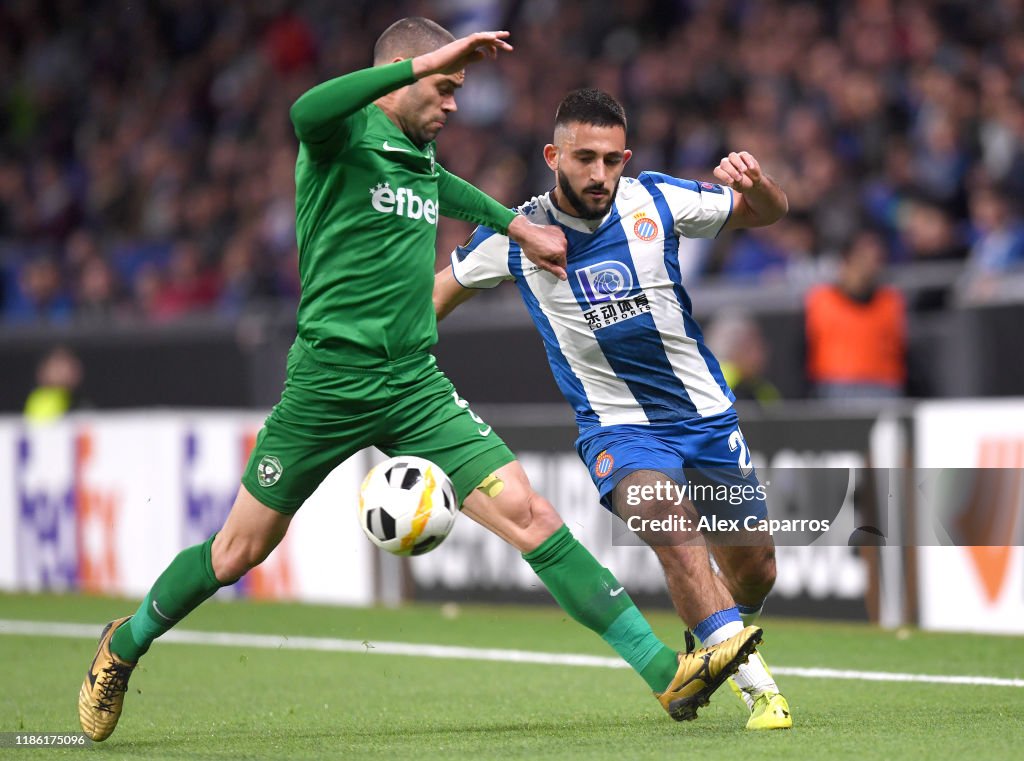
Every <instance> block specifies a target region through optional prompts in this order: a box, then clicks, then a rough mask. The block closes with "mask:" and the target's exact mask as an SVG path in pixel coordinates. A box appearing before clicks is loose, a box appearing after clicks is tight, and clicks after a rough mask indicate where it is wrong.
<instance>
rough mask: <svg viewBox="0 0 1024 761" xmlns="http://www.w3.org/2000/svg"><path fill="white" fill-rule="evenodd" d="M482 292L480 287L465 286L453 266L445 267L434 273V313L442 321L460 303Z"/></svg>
mask: <svg viewBox="0 0 1024 761" xmlns="http://www.w3.org/2000/svg"><path fill="white" fill-rule="evenodd" d="M479 292H480V289H479V288H465V287H463V285H462V284H461V283H460V282H459V281H458V280H456V279H455V275H454V274H453V273H452V268H451V267H450V266H449V267H444V268H443V269H442V270H441V271H440V272H435V273H434V314H435V315H437V320H438V322H440V321H441V320H443V319H444V318H445V317H447V316H448V315H449V314H451V313H452V310H454V309H455V307H457V306H458V305H459V304H465V303H466V302H467V301H469V300H470V299H471V298H473V297H474V296H476V295H477V294H478V293H479Z"/></svg>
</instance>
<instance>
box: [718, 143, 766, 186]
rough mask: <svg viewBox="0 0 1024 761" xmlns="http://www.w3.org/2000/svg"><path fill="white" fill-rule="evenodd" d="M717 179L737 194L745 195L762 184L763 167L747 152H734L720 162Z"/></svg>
mask: <svg viewBox="0 0 1024 761" xmlns="http://www.w3.org/2000/svg"><path fill="white" fill-rule="evenodd" d="M715 177H716V178H717V179H718V181H719V182H720V183H722V184H723V185H728V186H729V187H730V188H732V189H733V190H735V191H736V192H737V193H743V192H745V191H747V190H750V189H751V188H755V187H757V186H758V185H760V184H761V177H762V175H761V165H760V164H758V163H757V159H755V158H754V157H753V156H751V155H750V154H749V153H747V152H746V151H740V152H739V153H736V152H735V151H733V152H732V153H730V154H729V155H728V156H726V157H725V158H724V159H722V160H721V161H719V162H718V166H716V167H715Z"/></svg>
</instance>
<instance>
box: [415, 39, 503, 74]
mask: <svg viewBox="0 0 1024 761" xmlns="http://www.w3.org/2000/svg"><path fill="white" fill-rule="evenodd" d="M507 37H508V32H477V33H475V34H470V35H468V36H466V37H462V38H460V39H458V40H455V41H454V42H449V43H448V44H447V45H445V46H444V47H440V48H438V49H437V50H434V51H432V52H430V53H424V54H423V55H419V56H416V57H415V58H413V59H412V73H413V76H415V77H416V78H417V79H420V78H422V77H428V76H430V75H431V74H457V73H458V72H460V71H462V70H463V69H465V68H466V67H467V66H468V65H469V64H471V63H476V62H477V61H482V60H484V59H485V58H497V57H498V52H499V51H502V50H505V51H511V50H512V46H511V45H509V44H508V43H507V42H505V39H506V38H507Z"/></svg>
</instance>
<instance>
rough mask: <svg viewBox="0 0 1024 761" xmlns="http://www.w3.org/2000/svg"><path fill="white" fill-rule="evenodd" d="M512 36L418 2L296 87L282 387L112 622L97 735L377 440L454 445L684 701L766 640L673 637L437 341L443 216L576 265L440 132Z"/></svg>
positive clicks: (464, 483) (559, 569)
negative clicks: (459, 28)
mask: <svg viewBox="0 0 1024 761" xmlns="http://www.w3.org/2000/svg"><path fill="white" fill-rule="evenodd" d="M507 36H508V35H507V32H483V33H477V34H473V35H469V36H468V37H464V38H462V39H459V40H455V39H454V38H453V37H452V35H451V34H449V33H448V32H447V31H445V30H444V29H443V28H442V27H440V26H438V25H437V24H434V23H433V22H431V21H428V20H427V19H422V18H409V19H402V20H401V21H399V22H396V23H395V24H393V25H392V26H391V27H389V28H388V29H387V30H386V31H385V32H384V34H382V35H381V37H380V39H379V40H378V41H377V44H376V47H375V48H374V66H373V67H372V68H369V69H365V70H361V71H356V72H353V73H351V74H348V75H345V76H342V77H338V78H336V79H333V80H330V81H328V82H325V83H323V84H321V85H318V86H317V87H314V88H312V89H311V90H309V91H308V92H307V93H305V94H304V95H302V96H301V97H300V98H299V99H298V100H297V101H296V102H295V104H294V105H293V106H292V109H291V118H292V123H293V126H294V128H295V133H296V136H297V137H298V139H299V154H298V159H297V162H296V168H295V180H296V236H297V238H298V247H299V270H300V276H301V283H302V293H301V297H300V302H299V309H298V335H297V338H296V340H295V343H294V345H293V346H292V348H291V350H290V352H289V356H288V366H287V367H288V373H287V379H286V382H285V388H284V392H283V394H282V397H281V401H280V402H279V403H278V404H277V405H276V406H275V407H274V409H273V410H272V411H271V413H270V415H269V417H268V418H267V420H266V422H265V424H264V427H263V429H262V430H261V432H260V434H259V436H258V437H257V441H256V446H255V448H254V450H253V452H252V454H251V457H250V459H249V462H248V464H247V466H246V468H245V471H244V474H243V476H242V483H241V486H240V488H239V491H238V496H237V497H236V499H235V502H234V504H233V506H232V508H231V511H230V513H229V515H228V517H227V519H226V521H225V523H224V526H223V527H222V528H221V530H220V531H219V532H217V533H216V534H215V535H214V536H212V537H210V538H209V539H208V540H207V541H206V542H204V543H202V544H199V545H196V546H194V547H190V548H187V549H185V550H183V551H182V552H181V553H179V554H178V555H177V556H176V557H175V558H174V560H173V561H172V562H171V564H170V565H169V566H168V567H167V569H166V570H165V571H164V572H163V573H162V574H161V575H160V576H159V577H158V578H157V580H156V582H155V583H154V585H153V587H152V588H151V589H150V591H149V593H148V594H147V596H146V598H145V599H144V600H143V601H142V604H141V605H140V606H139V608H138V610H137V611H136V612H135V614H134V615H132V616H127V617H125V618H121V619H117V620H115V621H112V622H110V623H109V624H107V626H106V627H105V628H104V630H103V633H102V635H101V638H100V643H99V648H98V650H97V653H96V656H95V658H94V659H93V662H92V664H91V666H90V667H89V670H88V672H87V673H86V678H85V680H84V682H83V683H82V688H81V690H80V693H79V718H80V721H81V724H82V728H83V730H84V731H85V732H86V734H87V735H89V737H91V738H92V739H93V740H104V739H106V738H107V737H108V736H109V735H110V734H111V733H112V732H113V730H114V728H115V727H116V725H117V722H118V719H119V718H120V715H121V709H122V706H123V700H124V694H125V691H126V690H127V684H128V679H129V677H130V676H131V673H132V670H133V669H134V667H135V665H136V664H137V663H138V660H139V658H140V657H141V656H142V655H143V654H144V653H145V652H146V651H147V650H148V649H149V647H150V645H151V644H152V643H153V641H154V640H155V639H156V638H157V637H159V636H160V635H161V634H163V633H164V632H166V631H168V630H169V629H170V628H171V627H173V626H174V625H175V624H177V623H178V622H179V621H181V620H182V619H183V618H184V617H185V616H186V615H188V613H190V612H191V611H192V610H194V609H195V608H196V607H197V606H198V605H200V604H201V603H202V602H203V601H205V600H206V599H208V598H209V597H210V596H212V595H213V594H214V593H215V592H216V591H217V590H218V589H220V588H221V587H223V586H227V585H229V584H233V583H235V582H236V581H237V580H238V579H239V578H241V577H242V576H243V575H244V574H245V573H246V572H247V571H249V570H250V569H252V568H253V567H255V566H257V565H259V564H260V563H261V562H263V560H264V559H266V557H267V556H268V555H269V554H270V552H271V551H272V550H273V549H274V547H276V546H277V544H278V543H279V542H280V541H281V539H282V538H283V537H284V535H285V532H286V531H287V529H288V525H289V522H290V520H291V518H292V516H293V515H294V514H295V512H296V511H297V510H298V509H299V507H300V506H301V505H302V504H303V502H304V501H305V500H306V498H307V497H309V495H310V494H312V492H313V491H314V490H315V489H316V488H317V486H318V485H319V484H320V482H321V481H322V480H323V479H324V478H325V477H326V476H327V474H328V473H330V471H331V470H333V469H334V468H335V467H336V466H337V465H339V464H340V463H341V462H343V461H344V460H345V459H347V458H348V457H349V456H350V455H352V454H353V453H355V452H357V451H358V450H360V449H363V448H365V447H368V446H376V447H378V448H379V449H380V450H381V451H383V452H384V453H385V454H387V455H389V456H394V455H418V456H420V457H424V458H426V459H429V460H431V461H433V462H435V463H437V465H439V466H440V467H441V468H442V469H443V470H444V471H445V472H446V473H448V474H449V476H451V478H452V482H453V484H454V486H455V489H456V492H457V494H458V499H459V501H460V503H461V505H462V511H463V512H464V513H466V514H467V515H469V516H470V517H471V518H473V519H474V520H475V521H477V522H478V523H480V524H482V525H483V526H485V527H486V528H488V529H489V530H491V531H492V532H494V533H495V534H497V535H498V536H500V537H501V538H503V539H505V540H506V541H507V542H509V543H510V544H512V545H513V546H515V547H516V548H517V549H518V550H519V551H520V552H522V553H523V557H524V559H525V560H526V561H527V562H528V563H529V564H530V566H531V567H532V568H533V569H534V571H535V572H536V573H537V575H538V576H539V578H540V579H541V581H542V582H543V583H544V584H545V586H546V587H547V588H548V590H549V591H550V592H551V594H552V596H553V597H554V598H555V600H556V601H557V602H558V603H559V604H560V605H561V606H562V608H563V609H564V610H565V611H566V612H567V613H568V614H569V615H571V616H572V617H573V618H574V619H575V620H577V621H579V622H580V623H582V624H583V625H585V626H587V627H588V628H590V629H592V630H593V631H595V632H596V633H597V634H598V635H600V636H601V637H602V638H603V639H604V640H605V641H606V642H608V644H609V645H610V646H611V647H613V648H614V649H615V650H616V652H618V653H619V654H620V655H621V656H622V657H623V658H624V659H625V660H626V661H627V662H628V663H629V664H630V666H632V667H633V668H634V670H635V671H636V672H637V673H638V674H639V675H640V676H641V677H642V678H643V679H644V680H645V681H646V683H647V684H648V685H649V686H650V687H651V689H652V690H654V691H655V693H656V694H657V695H658V697H659V700H660V701H661V703H662V705H663V706H664V707H665V709H666V710H667V711H668V712H669V713H670V714H671V715H672V716H673V718H676V719H689V718H693V717H694V716H695V715H696V710H697V708H698V707H699V706H701V705H704V704H706V703H707V700H708V697H709V696H710V694H711V693H712V692H713V691H714V690H715V689H717V687H718V686H719V685H721V684H722V683H724V681H725V680H726V679H727V678H728V676H729V675H731V674H732V673H733V672H735V670H736V669H737V668H738V666H739V665H740V663H742V662H744V661H745V660H746V659H747V657H748V656H749V655H750V653H752V652H753V651H754V649H755V648H756V645H757V642H758V641H759V640H760V636H761V631H760V629H758V628H757V627H748V628H747V629H745V630H744V631H743V632H741V633H739V634H737V636H736V637H734V638H732V639H730V640H728V641H726V642H722V643H721V644H719V645H716V646H715V647H712V648H706V649H701V650H696V651H693V652H689V653H686V654H683V655H678V654H677V653H675V652H674V651H673V650H671V649H670V648H668V647H666V646H665V645H664V644H663V643H662V642H661V641H660V640H659V639H658V638H657V637H656V636H655V635H654V633H653V632H652V631H651V628H650V626H649V625H648V623H647V621H646V620H645V619H644V618H643V616H642V615H641V614H640V612H639V610H638V609H637V608H636V606H635V605H634V604H633V603H632V601H631V600H630V598H629V595H628V594H625V593H624V591H623V589H622V586H621V585H620V584H619V583H618V581H617V580H616V579H615V577H614V576H613V575H612V574H611V572H610V571H608V569H606V568H604V567H602V566H601V565H600V564H599V563H598V562H597V561H596V560H595V559H594V557H593V556H592V555H591V554H590V553H589V552H588V551H587V550H586V548H584V547H583V546H582V545H581V544H580V543H579V542H578V541H576V539H575V538H573V536H572V534H571V533H570V532H569V529H568V528H567V527H566V526H565V525H564V524H563V523H562V521H561V519H560V518H559V516H558V514H557V513H556V512H555V510H554V508H553V507H552V506H551V505H550V503H548V502H547V500H545V499H544V498H543V497H541V496H540V495H538V494H537V493H536V492H534V491H533V489H532V487H531V486H530V483H529V481H528V479H527V478H526V475H525V473H524V472H523V470H522V467H521V466H520V465H519V463H518V462H517V461H516V459H515V456H514V455H513V454H512V452H511V451H510V450H509V449H508V447H507V446H506V445H505V443H504V442H503V441H502V440H501V439H500V438H499V437H498V436H497V434H495V433H494V431H492V430H491V428H490V426H488V425H487V424H486V423H484V422H483V421H482V420H481V419H480V418H479V417H478V416H476V415H475V414H474V413H473V412H472V411H471V410H470V409H469V405H468V404H467V403H466V402H465V401H464V400H462V399H461V398H460V397H459V396H458V393H457V392H456V391H455V389H454V387H453V386H452V384H451V382H450V381H449V380H448V379H447V378H446V377H445V375H444V374H443V373H442V372H441V371H440V370H439V369H438V368H437V365H436V362H435V360H434V357H433V356H432V354H431V353H430V348H431V347H432V346H433V344H434V343H435V342H436V341H437V325H436V319H435V316H434V307H433V300H432V294H433V284H434V252H435V239H436V229H437V227H436V226H437V220H438V217H439V216H442V215H443V216H449V217H455V218H458V219H462V220H465V221H469V222H472V223H475V224H484V225H488V226H489V227H492V228H494V229H496V230H500V231H501V232H502V233H503V234H507V235H508V236H509V237H510V238H512V239H514V240H516V241H517V242H518V243H519V244H520V245H521V246H522V248H523V250H524V251H525V252H526V253H527V256H529V257H530V258H531V260H532V261H534V263H535V264H537V266H539V267H541V268H542V269H545V270H548V271H550V272H552V273H554V274H556V275H558V276H559V277H563V278H564V276H565V273H564V269H563V266H562V265H563V264H564V255H565V239H564V236H563V235H562V233H561V231H560V230H558V229H557V228H554V227H547V226H540V225H534V224H532V223H529V222H528V221H527V220H525V219H524V218H523V217H521V216H520V215H517V214H515V213H514V212H512V211H510V210H509V209H507V208H505V207H504V206H502V205H501V204H499V203H498V202H497V201H494V200H493V199H491V198H490V197H488V196H487V195H485V194H484V193H482V192H480V191H479V190H477V189H476V188H474V187H473V186H472V185H470V184H468V183H466V182H464V181H463V180H461V179H459V178H458V177H455V176H454V175H452V174H450V173H448V172H447V171H445V170H444V169H443V168H442V167H441V166H440V165H439V164H438V163H437V160H436V153H435V144H434V138H435V137H436V136H437V134H438V133H439V132H440V131H441V129H442V128H443V126H444V124H445V121H446V120H447V118H448V115H449V114H450V113H452V112H454V111H455V110H456V105H455V91H456V90H457V88H458V87H460V86H461V84H462V82H463V78H464V69H465V67H466V66H467V65H468V64H471V63H474V62H476V61H478V60H481V59H483V58H485V57H488V56H494V55H496V54H497V53H498V52H499V51H505V50H511V46H510V45H509V44H508V43H507V42H506V41H505V38H506V37H507ZM342 581H343V580H339V583H341V582H342Z"/></svg>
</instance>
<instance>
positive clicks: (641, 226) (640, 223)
mask: <svg viewBox="0 0 1024 761" xmlns="http://www.w3.org/2000/svg"><path fill="white" fill-rule="evenodd" d="M633 219H635V220H636V222H634V223H633V235H635V236H636V237H638V238H639V239H640V240H643V241H648V240H654V239H655V238H657V237H658V225H657V223H656V222H655V221H654V220H653V219H651V218H650V217H648V216H647V215H646V214H644V213H643V212H640V213H639V214H636V215H634V217H633Z"/></svg>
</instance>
